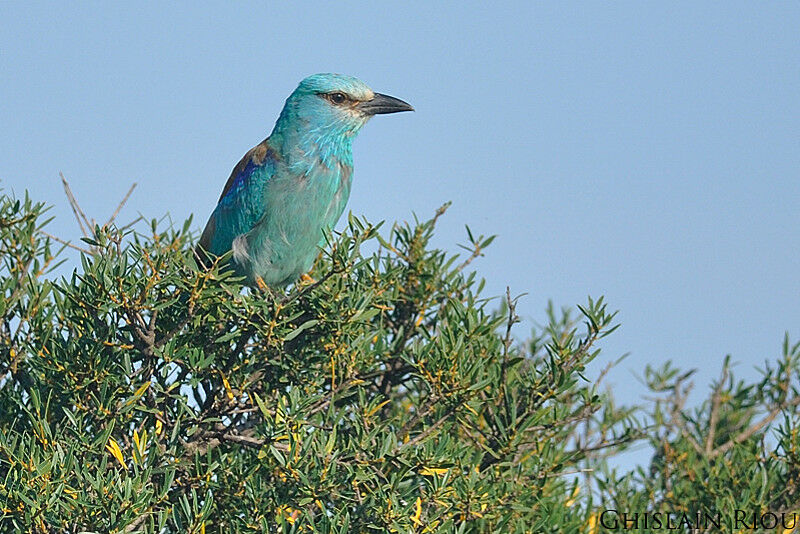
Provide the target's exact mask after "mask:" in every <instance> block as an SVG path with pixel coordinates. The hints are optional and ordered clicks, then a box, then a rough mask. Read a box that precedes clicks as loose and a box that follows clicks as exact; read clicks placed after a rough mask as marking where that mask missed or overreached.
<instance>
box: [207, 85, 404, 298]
mask: <svg viewBox="0 0 800 534" xmlns="http://www.w3.org/2000/svg"><path fill="white" fill-rule="evenodd" d="M411 110H413V108H412V107H411V106H410V105H409V104H407V103H406V102H403V101H402V100H399V99H397V98H394V97H391V96H387V95H382V94H380V93H375V92H373V91H372V90H371V89H370V88H369V87H367V85H366V84H364V83H363V82H362V81H360V80H358V79H356V78H353V77H351V76H343V75H340V74H315V75H313V76H309V77H308V78H306V79H305V80H303V81H302V82H300V85H298V87H297V89H295V91H294V92H293V93H292V94H291V95H290V96H289V98H288V99H287V100H286V104H285V105H284V107H283V110H282V111H281V114H280V116H279V117H278V121H277V122H276V123H275V127H274V128H273V130H272V133H271V134H270V136H269V137H268V138H267V139H265V140H264V141H262V142H261V143H259V144H258V145H256V146H255V147H253V148H252V149H251V150H250V151H249V152H247V154H245V156H244V157H243V158H242V160H241V161H240V162H239V163H238V164H237V165H236V167H234V169H233V172H232V173H231V176H230V178H229V179H228V182H227V183H226V184H225V188H224V189H223V191H222V195H221V196H220V199H219V202H218V203H217V207H216V209H215V210H214V212H213V213H212V214H211V217H210V218H209V220H208V223H207V224H206V227H205V230H203V234H202V236H201V237H200V243H199V244H198V255H199V257H200V258H201V259H202V260H203V261H206V260H207V259H208V255H209V254H210V255H213V256H219V255H222V254H224V253H226V252H228V251H229V250H233V254H232V259H231V265H232V267H233V269H234V270H235V271H236V273H237V274H239V275H241V276H244V277H245V278H246V281H247V283H248V284H250V285H258V284H260V283H262V282H263V283H264V284H266V285H268V286H272V287H282V286H285V285H288V284H290V283H292V282H293V281H295V280H296V279H297V278H298V277H299V276H300V275H302V274H303V273H305V272H306V271H308V270H309V269H310V268H311V265H312V264H313V262H314V258H315V257H316V254H317V250H318V247H319V245H320V244H321V243H322V239H323V236H324V231H325V230H326V229H328V228H332V227H333V226H334V225H335V224H336V221H338V220H339V217H340V216H341V215H342V212H343V211H344V207H345V204H347V199H348V197H349V196H350V180H351V177H352V174H353V153H352V142H353V138H354V137H355V136H356V134H357V133H358V131H359V130H360V129H361V128H362V127H363V126H364V124H366V122H367V121H368V120H369V118H370V117H372V116H373V115H376V114H382V113H395V112H399V111H411Z"/></svg>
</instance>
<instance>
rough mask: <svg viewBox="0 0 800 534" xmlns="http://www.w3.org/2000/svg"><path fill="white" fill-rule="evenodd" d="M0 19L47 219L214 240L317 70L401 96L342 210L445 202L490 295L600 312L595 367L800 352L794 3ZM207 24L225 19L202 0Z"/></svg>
mask: <svg viewBox="0 0 800 534" xmlns="http://www.w3.org/2000/svg"><path fill="white" fill-rule="evenodd" d="M134 4H135V5H130V3H129V5H126V6H125V7H124V8H123V7H114V8H109V7H108V4H106V3H94V4H92V3H88V2H87V3H80V4H78V5H72V6H67V5H65V4H64V3H50V4H42V3H40V4H31V3H27V2H26V3H22V2H18V3H10V2H9V3H4V4H3V6H2V8H0V18H2V23H0V82H2V83H0V127H1V128H2V132H3V133H2V135H1V136H0V180H2V186H3V187H4V188H5V189H6V190H12V191H14V192H16V193H17V194H22V193H23V192H24V190H25V189H28V190H30V192H31V194H32V195H33V196H34V197H35V198H36V199H40V200H44V201H47V202H48V203H51V204H54V205H55V208H54V210H53V213H54V214H55V215H56V216H57V219H56V223H55V225H54V226H53V227H52V228H51V230H52V231H54V232H55V233H57V234H58V235H61V236H63V237H70V238H76V237H77V236H78V231H77V228H76V227H75V225H74V222H73V220H72V218H71V216H70V214H69V210H68V207H67V205H66V202H65V200H64V198H63V194H62V192H61V190H60V184H59V179H58V173H59V171H63V172H64V174H65V175H66V176H67V178H68V179H69V180H70V182H71V183H72V186H73V189H74V191H75V193H76V195H77V196H78V198H79V199H80V200H81V202H82V204H83V205H84V207H85V208H86V210H87V211H88V212H89V213H90V214H93V215H95V216H97V217H98V218H103V217H106V216H108V215H109V214H110V213H111V212H112V211H113V208H114V206H115V205H116V203H117V202H118V201H119V200H120V198H121V197H122V196H123V194H124V193H125V192H126V191H127V189H128V187H129V185H130V184H131V182H134V181H135V182H138V183H139V186H138V188H137V190H136V192H135V193H134V195H133V197H132V198H131V200H130V202H129V205H128V208H127V209H126V210H125V212H123V214H122V216H121V219H122V220H123V221H125V220H130V219H132V218H133V217H134V216H135V215H136V213H137V212H142V213H143V214H144V215H146V216H148V217H159V216H161V215H163V214H165V213H167V212H169V213H170V214H171V215H172V217H173V218H174V219H175V220H178V221H182V220H183V219H185V218H186V217H188V216H189V214H192V213H194V214H195V228H196V229H198V230H199V229H200V227H201V225H202V224H203V223H204V222H205V219H206V217H207V215H208V214H209V213H210V211H211V210H212V209H213V206H214V203H215V201H216V199H217V197H218V195H219V192H220V190H221V188H222V185H223V184H224V182H225V180H226V179H227V177H228V174H229V173H230V170H231V168H232V167H233V165H234V164H235V163H236V162H237V161H238V160H239V158H240V157H241V156H242V154H243V153H244V152H245V151H247V150H248V149H249V148H250V147H251V146H253V145H254V144H256V143H258V142H259V141H261V140H262V139H263V138H264V137H266V136H267V135H268V133H269V131H270V130H271V128H272V125H273V123H274V121H275V119H276V117H277V115H278V112H279V111H280V108H281V106H282V104H283V101H284V99H285V98H286V96H287V95H288V94H289V93H290V92H291V91H292V90H293V89H294V87H295V86H296V84H297V82H298V81H299V80H300V79H302V78H303V77H305V76H306V75H309V74H312V73H315V72H327V71H333V72H342V73H347V74H353V75H356V76H358V77H360V78H362V79H363V80H365V81H366V82H367V83H369V84H370V85H371V86H372V87H373V88H374V89H375V90H378V91H381V92H385V93H388V94H391V95H394V96H397V97H400V98H403V99H405V100H407V101H409V102H411V103H412V104H413V105H414V106H415V107H416V109H417V111H416V113H413V114H411V113H405V114H400V115H393V116H385V117H378V118H376V119H374V120H373V121H372V122H371V123H370V124H369V125H368V126H367V127H366V128H365V129H364V131H362V133H361V135H360V137H359V139H358V140H357V142H356V144H355V160H356V171H355V181H354V185H353V192H352V196H351V198H350V202H349V205H348V209H350V210H352V211H353V212H354V213H356V214H359V215H365V216H367V217H368V218H370V219H371V220H373V221H378V220H384V219H385V220H387V221H395V220H404V219H408V218H409V217H410V216H411V215H412V213H413V212H416V213H417V214H419V215H420V216H427V215H429V214H432V213H433V211H434V209H435V208H436V207H438V206H439V205H441V204H442V203H443V202H445V201H448V200H452V201H453V207H452V208H451V210H450V212H449V214H448V216H447V217H446V218H445V219H443V220H442V222H441V227H440V228H441V230H440V233H439V235H438V237H437V244H438V245H440V246H443V247H447V248H449V249H451V250H454V251H455V250H456V247H455V244H456V243H460V242H464V241H465V232H464V229H463V227H464V224H469V225H470V226H471V227H472V228H473V230H474V231H475V232H480V233H484V234H498V235H499V237H498V239H497V240H496V241H495V244H494V245H492V247H491V248H490V249H489V250H488V252H487V257H486V258H483V259H481V260H480V261H479V262H478V263H477V264H476V267H477V268H478V270H479V271H480V273H481V274H482V275H483V276H484V277H485V278H487V280H488V286H487V287H488V293H489V294H495V295H499V294H501V293H502V292H503V291H504V288H505V286H506V285H509V286H511V289H512V292H514V293H522V292H527V293H528V294H529V295H528V296H527V297H525V298H524V299H523V301H522V303H521V304H520V308H519V311H520V312H521V313H522V314H523V315H524V317H525V318H526V319H527V320H528V321H529V322H530V321H540V320H543V319H544V312H543V310H544V308H545V306H546V303H547V301H548V300H549V299H552V300H553V301H554V302H555V303H556V304H557V305H559V306H573V305H575V304H580V303H583V302H585V299H586V296H587V295H592V296H595V297H597V296H600V295H605V296H606V298H607V300H608V302H609V303H610V305H611V306H612V307H614V308H617V309H619V310H620V315H619V319H620V321H621V323H622V327H621V329H620V330H619V331H618V333H617V334H615V335H614V336H612V337H611V338H609V339H608V341H607V342H606V343H605V345H604V348H605V349H606V350H607V352H606V353H605V356H604V358H605V359H604V360H603V361H609V360H610V359H612V358H614V357H616V356H618V355H620V354H622V353H625V352H630V353H631V356H630V357H629V358H628V359H627V360H625V362H624V363H623V365H622V367H621V368H620V369H618V370H617V372H616V373H614V374H613V375H612V377H611V378H612V381H613V382H614V384H616V388H615V392H616V395H617V397H618V398H619V399H620V400H622V401H624V402H636V401H637V400H638V399H639V397H640V395H641V394H642V393H643V388H642V387H640V386H639V385H637V384H636V383H634V381H633V379H632V377H633V375H634V374H635V373H637V372H639V371H640V370H641V369H642V368H643V367H644V365H645V364H646V363H653V364H658V363H660V362H662V361H663V360H665V359H672V360H673V361H675V362H676V364H678V365H679V366H682V367H697V368H699V373H698V375H697V382H698V383H699V384H700V385H705V384H707V383H708V381H709V380H710V379H712V378H713V377H716V376H717V374H718V372H719V367H720V364H721V362H722V359H723V357H724V355H725V354H727V353H730V354H732V355H733V359H734V361H736V362H739V367H738V369H739V372H740V373H744V374H746V375H747V376H751V377H752V376H755V375H754V372H753V371H752V367H753V365H756V364H759V363H761V362H763V361H764V360H765V359H773V358H775V357H777V356H778V355H779V353H780V344H781V341H782V337H783V334H784V332H785V331H788V332H789V333H790V335H791V336H792V338H793V339H795V340H796V339H798V338H800V232H798V229H799V228H800V98H798V95H800V40H799V39H798V37H797V35H798V34H797V29H798V28H800V4H798V3H790V2H770V3H750V2H724V3H723V2H717V3H698V2H639V1H637V2H614V3H609V2H580V3H567V2H550V3H534V2H527V1H520V2H509V3H503V4H497V5H495V6H494V7H488V6H486V5H484V4H483V3H470V2H449V3H445V2H403V3H378V2H348V3H341V2H335V3H334V2H319V3H293V4H292V5H286V4H285V3H277V2H275V3H271V4H251V3H248V4H246V3H219V4H217V5H216V6H211V4H209V3H202V5H201V4H198V3H170V4H168V5H162V4H160V3H134ZM208 6H211V7H208Z"/></svg>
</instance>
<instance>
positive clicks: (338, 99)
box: [328, 93, 347, 104]
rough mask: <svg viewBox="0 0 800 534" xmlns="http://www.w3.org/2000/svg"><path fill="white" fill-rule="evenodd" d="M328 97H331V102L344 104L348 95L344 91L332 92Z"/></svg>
mask: <svg viewBox="0 0 800 534" xmlns="http://www.w3.org/2000/svg"><path fill="white" fill-rule="evenodd" d="M328 98H330V99H331V102H333V103H334V104H344V101H345V100H347V97H346V96H344V94H343V93H331V94H330V95H328Z"/></svg>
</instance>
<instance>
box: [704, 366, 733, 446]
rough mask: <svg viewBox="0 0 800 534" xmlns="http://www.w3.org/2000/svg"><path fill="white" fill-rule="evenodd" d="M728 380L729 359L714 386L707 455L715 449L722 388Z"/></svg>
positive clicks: (707, 437)
mask: <svg viewBox="0 0 800 534" xmlns="http://www.w3.org/2000/svg"><path fill="white" fill-rule="evenodd" d="M727 381H728V361H727V359H726V361H725V364H724V365H723V366H722V376H720V378H719V384H717V387H716V388H714V396H713V400H712V401H711V417H710V421H709V423H708V436H706V455H710V454H711V453H712V451H713V450H714V438H715V437H716V433H717V423H718V422H719V406H720V403H721V401H722V388H723V387H724V386H725V382H727Z"/></svg>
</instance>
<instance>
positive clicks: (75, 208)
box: [58, 172, 92, 237]
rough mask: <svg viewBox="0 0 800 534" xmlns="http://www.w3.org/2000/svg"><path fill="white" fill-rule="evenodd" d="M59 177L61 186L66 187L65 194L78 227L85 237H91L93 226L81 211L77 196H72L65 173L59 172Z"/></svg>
mask: <svg viewBox="0 0 800 534" xmlns="http://www.w3.org/2000/svg"><path fill="white" fill-rule="evenodd" d="M58 175H59V176H60V177H61V185H62V186H64V193H65V194H66V195H67V200H68V201H69V205H70V207H71V208H72V213H73V214H74V215H75V219H76V220H77V221H78V226H79V227H80V229H81V233H82V234H83V237H91V232H90V230H91V228H92V224H91V223H90V222H89V219H88V218H87V217H86V214H85V213H84V212H83V210H82V209H81V206H80V204H78V201H77V200H76V199H75V195H73V194H72V189H71V188H70V186H69V182H67V179H66V178H64V173H63V172H59V173H58ZM84 223H86V226H84Z"/></svg>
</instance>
